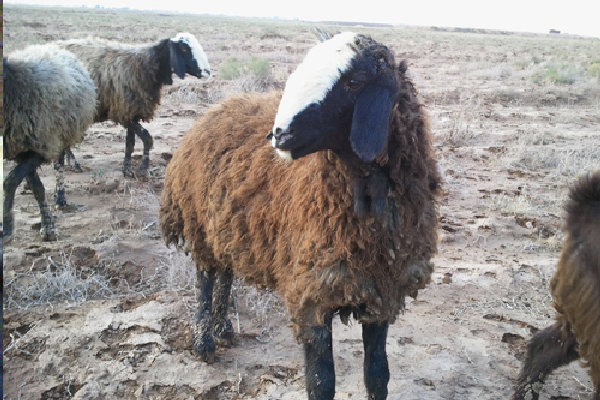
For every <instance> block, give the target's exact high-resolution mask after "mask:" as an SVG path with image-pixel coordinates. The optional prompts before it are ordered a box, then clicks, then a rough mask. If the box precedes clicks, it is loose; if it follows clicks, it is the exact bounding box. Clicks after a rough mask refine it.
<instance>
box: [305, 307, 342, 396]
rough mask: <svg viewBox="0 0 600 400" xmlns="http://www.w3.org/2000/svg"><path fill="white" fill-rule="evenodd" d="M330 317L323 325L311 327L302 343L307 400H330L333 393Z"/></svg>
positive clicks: (333, 374) (333, 375)
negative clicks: (308, 335) (309, 332)
mask: <svg viewBox="0 0 600 400" xmlns="http://www.w3.org/2000/svg"><path fill="white" fill-rule="evenodd" d="M332 340H333V335H332V332H331V317H328V318H326V320H325V325H321V326H314V327H312V328H311V338H310V340H309V341H308V342H307V343H304V363H305V373H306V391H307V392H308V399H309V400H331V399H333V396H334V395H335V369H334V364H333V343H332Z"/></svg>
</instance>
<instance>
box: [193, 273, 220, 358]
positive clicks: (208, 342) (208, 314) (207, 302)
mask: <svg viewBox="0 0 600 400" xmlns="http://www.w3.org/2000/svg"><path fill="white" fill-rule="evenodd" d="M196 275H197V278H198V286H199V290H200V299H199V300H200V301H199V303H200V305H199V307H198V317H197V321H196V337H195V338H194V350H195V351H196V354H198V355H199V356H200V358H201V359H202V361H204V362H208V363H211V362H214V361H215V349H216V347H215V341H214V338H213V332H214V326H215V323H214V317H213V312H212V302H213V301H212V300H213V288H214V285H215V270H214V269H211V270H209V271H204V270H200V269H198V270H197V273H196Z"/></svg>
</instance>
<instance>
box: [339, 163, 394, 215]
mask: <svg viewBox="0 0 600 400" xmlns="http://www.w3.org/2000/svg"><path fill="white" fill-rule="evenodd" d="M339 162H340V163H341V164H343V165H344V169H346V171H347V173H348V176H349V181H350V184H351V185H352V200H353V206H354V212H355V213H356V215H357V216H358V217H359V218H374V219H375V220H377V221H379V222H380V223H382V225H384V226H385V225H386V221H387V220H388V212H389V211H390V210H389V202H388V193H389V190H390V180H389V174H388V172H387V170H386V168H385V166H381V165H379V164H377V163H375V162H372V163H368V164H366V163H364V162H362V161H360V160H359V159H358V158H356V157H349V158H346V157H339Z"/></svg>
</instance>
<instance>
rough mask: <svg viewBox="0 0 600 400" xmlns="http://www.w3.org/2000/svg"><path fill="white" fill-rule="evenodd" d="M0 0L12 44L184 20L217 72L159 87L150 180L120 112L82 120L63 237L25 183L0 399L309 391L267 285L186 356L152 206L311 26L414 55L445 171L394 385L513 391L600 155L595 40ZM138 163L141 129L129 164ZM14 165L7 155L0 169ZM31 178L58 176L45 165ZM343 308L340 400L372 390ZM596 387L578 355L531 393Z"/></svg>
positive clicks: (190, 306)
mask: <svg viewBox="0 0 600 400" xmlns="http://www.w3.org/2000/svg"><path fill="white" fill-rule="evenodd" d="M3 11H4V53H5V54H8V53H10V52H11V51H13V50H17V49H21V48H23V47H25V46H26V45H28V44H35V43H46V42H48V41H52V40H58V39H69V38H76V37H87V36H89V35H96V36H100V37H104V38H107V39H115V40H119V41H123V42H132V43H149V42H152V41H155V40H157V39H159V38H161V37H170V36H173V35H174V34H175V33H177V32H179V31H188V32H191V33H193V34H194V35H195V36H196V37H197V38H198V40H199V42H200V43H201V44H202V46H203V48H204V50H205V52H206V53H207V55H208V57H209V61H210V64H211V68H212V70H213V78H212V79H211V80H209V81H204V80H203V81H200V80H196V79H193V78H192V77H189V76H188V77H186V79H185V80H178V79H175V82H174V84H173V85H172V86H168V87H164V88H163V93H162V96H161V99H162V102H161V105H160V106H159V108H158V110H157V113H156V115H155V118H154V119H153V120H152V121H151V122H150V123H147V124H143V125H144V126H148V129H149V130H151V131H152V132H153V136H154V149H153V150H152V155H151V162H150V169H149V177H148V178H147V179H145V180H132V179H124V178H123V176H122V172H121V169H120V163H121V159H122V150H123V149H122V147H123V141H124V138H125V131H124V129H123V128H122V127H121V126H119V125H116V124H114V123H111V122H104V123H99V124H94V125H92V126H91V128H90V129H88V131H87V134H86V137H85V139H84V141H83V142H82V143H81V144H80V145H79V146H78V147H77V148H75V149H73V150H74V152H75V154H76V156H77V157H78V160H79V162H80V163H81V164H82V166H83V172H82V173H77V172H74V171H68V172H66V174H67V177H66V179H65V180H66V182H67V188H66V190H67V199H69V202H70V203H71V204H70V205H71V207H69V208H68V209H66V210H56V211H55V212H54V214H55V224H56V230H57V234H58V239H59V240H58V241H57V242H54V243H42V242H40V241H39V239H38V238H37V232H38V230H39V210H38V209H37V203H36V202H35V200H34V199H33V196H31V194H30V193H23V191H24V189H23V187H20V188H19V189H18V190H17V197H16V200H15V204H16V206H15V209H14V215H15V231H14V235H13V239H12V242H10V243H8V244H6V245H5V246H4V290H3V296H4V298H3V309H4V321H3V322H4V331H3V338H4V396H5V398H6V399H19V398H27V399H41V398H79V399H100V398H116V397H121V398H125V399H134V398H152V399H189V398H202V399H251V398H252V399H254V398H256V399H269V398H277V399H279V398H280V399H301V398H304V396H305V388H304V386H303V385H304V376H303V374H304V372H303V370H302V368H301V366H302V352H301V348H300V347H299V346H298V345H297V344H296V343H295V342H294V341H293V339H292V337H293V335H292V334H291V332H290V329H291V328H290V326H289V323H288V322H289V321H288V320H287V316H286V314H285V310H284V308H283V305H282V303H281V301H280V300H279V298H278V296H277V294H276V293H273V292H269V291H263V290H260V289H256V288H254V287H253V286H247V285H245V284H244V283H243V282H241V281H236V282H235V284H234V290H233V296H232V307H231V313H232V314H231V319H232V322H233V325H234V329H235V331H236V333H237V343H236V344H235V345H234V346H233V347H231V348H228V349H221V350H219V352H218V354H217V358H218V361H217V362H216V363H215V364H211V365H208V366H207V365H205V364H203V363H201V362H200V361H199V360H198V359H196V357H195V356H194V354H193V352H192V336H193V327H194V322H195V315H194V313H195V309H196V290H195V279H196V278H195V267H194V265H193V263H192V262H191V260H190V259H189V258H188V257H186V256H185V255H183V254H182V253H178V252H176V251H175V250H174V249H168V248H166V247H165V246H164V244H163V240H162V239H161V237H160V230H159V226H158V209H159V203H158V202H159V198H160V193H161V190H162V183H163V178H164V173H165V167H166V165H167V163H168V161H169V160H170V157H171V155H172V153H173V150H174V149H175V148H177V146H178V144H179V142H180V139H181V137H182V136H183V134H184V133H185V131H186V130H187V129H188V128H189V127H190V126H191V125H192V123H193V121H194V119H195V118H197V117H198V116H199V115H202V114H204V113H205V112H206V110H207V109H208V108H209V107H211V106H212V105H214V104H216V103H218V102H219V101H220V100H222V99H223V98H225V97H226V96H228V95H229V94H232V93H237V92H240V91H271V90H279V89H282V88H283V85H284V83H285V80H286V78H287V76H288V75H289V74H290V73H291V72H292V71H293V70H294V68H295V66H296V65H297V64H298V63H299V62H300V61H301V60H302V58H303V57H304V55H305V54H306V52H307V50H308V49H309V48H310V47H312V45H313V44H314V43H315V42H316V38H315V36H314V34H313V32H312V30H313V28H314V27H315V26H318V27H320V28H322V29H325V30H330V31H334V32H335V31H340V30H353V31H356V32H360V33H367V34H370V35H372V36H373V37H374V38H376V39H377V40H378V41H380V42H382V43H386V44H388V45H389V46H390V47H391V48H392V49H393V51H394V53H395V56H396V59H397V60H400V59H405V60H406V62H407V65H408V73H409V74H410V77H411V79H412V80H413V82H414V83H415V86H416V87H417V89H418V90H419V94H420V96H421V99H422V100H423V102H424V104H425V106H426V109H427V111H428V113H429V115H430V120H431V124H432V131H433V133H434V137H435V141H434V146H435V149H436V156H437V158H438V160H439V162H440V165H441V167H442V172H443V178H444V182H443V189H444V195H443V197H442V199H441V201H440V233H439V237H440V243H439V245H438V249H439V250H438V255H437V257H436V259H435V266H436V269H435V272H434V275H433V280H432V283H431V284H430V285H429V287H428V288H427V289H425V290H423V291H422V292H421V293H420V295H419V298H418V299H417V300H415V301H408V303H409V304H408V305H407V310H406V312H405V313H404V314H403V315H400V316H399V317H398V320H397V322H396V323H395V324H394V325H393V326H391V327H390V331H389V334H388V342H387V351H388V356H389V363H390V372H391V376H392V379H391V380H390V384H389V387H388V389H389V393H390V394H389V397H388V398H390V399H465V400H466V399H473V398H480V399H500V398H509V396H510V394H511V388H512V383H513V382H514V380H515V379H516V377H517V375H518V371H519V367H520V362H521V359H522V357H523V356H524V350H525V348H524V345H525V343H526V341H527V340H528V339H529V338H530V337H531V335H532V333H533V332H534V331H536V330H537V329H541V328H544V327H546V326H548V325H550V324H551V323H552V322H553V320H552V317H553V316H554V309H553V308H552V307H551V301H552V300H551V297H550V294H549V289H548V285H549V279H550V277H551V276H552V274H553V272H554V269H555V265H556V262H557V260H558V257H559V254H560V250H561V248H562V239H563V233H562V230H561V227H562V223H563V216H564V213H563V209H562V207H563V205H564V203H565V201H566V198H567V193H568V188H569V186H570V184H571V183H572V182H574V181H575V179H576V177H577V176H579V175H581V174H583V173H586V172H589V171H593V170H598V169H600V146H598V143H599V142H600V129H599V126H600V85H599V79H600V60H599V59H598V54H600V39H592V38H580V37H572V36H565V35H533V34H511V33H507V32H503V33H501V32H485V31H460V32H456V31H453V30H451V29H449V30H445V29H439V28H436V29H433V28H427V27H423V28H415V27H389V26H381V27H379V26H368V27H367V26H354V25H352V26H346V25H344V26H341V25H327V24H316V23H303V22H300V21H275V20H259V19H245V18H226V17H213V16H198V15H184V14H166V13H142V12H134V11H126V10H103V9H98V10H92V9H83V8H78V9H55V8H38V7H17V6H11V5H9V6H5V7H4V10H3ZM265 134H266V132H265ZM265 144H267V143H266V141H265ZM136 157H137V158H136ZM140 160H141V145H140V146H139V147H136V152H135V153H134V158H133V163H134V165H135V163H139V162H140ZM11 166H12V164H10V163H9V162H7V161H4V165H3V167H4V171H8V170H10V167H11ZM40 177H41V178H42V181H43V182H44V185H45V187H47V188H52V187H54V179H55V178H54V172H53V170H52V168H51V166H43V167H42V168H41V170H40ZM115 182H116V183H115ZM51 194H52V193H51V191H50V190H49V191H48V193H47V196H48V198H49V199H50V200H51ZM36 223H38V225H36ZM334 323H335V324H337V325H336V327H335V332H336V334H334V348H335V349H336V350H335V354H336V356H335V363H336V373H337V377H336V379H337V388H338V392H337V395H336V399H355V398H363V397H364V396H365V394H364V388H363V384H362V373H361V371H360V368H356V365H360V364H361V363H362V346H361V345H360V342H361V339H360V327H359V326H358V325H357V324H354V325H351V326H348V327H346V326H343V325H341V323H340V322H339V320H336V321H335V322H334ZM591 387H592V385H591V381H590V379H589V376H588V375H587V373H586V372H585V371H584V370H583V369H582V368H581V367H580V366H578V365H577V364H576V363H574V364H572V365H569V366H568V367H566V369H565V370H563V373H561V374H556V375H555V376H552V377H550V378H549V379H548V382H547V384H546V386H545V388H544V391H543V392H542V395H541V396H542V398H552V397H554V398H571V399H587V398H590V397H591ZM560 396H563V397H560Z"/></svg>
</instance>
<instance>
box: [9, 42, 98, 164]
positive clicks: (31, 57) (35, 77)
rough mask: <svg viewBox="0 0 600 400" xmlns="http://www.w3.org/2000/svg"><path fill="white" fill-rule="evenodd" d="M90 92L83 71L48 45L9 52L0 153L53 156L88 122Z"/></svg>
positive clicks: (91, 107) (90, 83) (91, 102)
mask: <svg viewBox="0 0 600 400" xmlns="http://www.w3.org/2000/svg"><path fill="white" fill-rule="evenodd" d="M95 108H96V91H95V87H94V82H93V81H92V80H91V79H90V76H89V74H88V72H87V69H86V68H85V67H84V66H83V64H82V63H81V62H80V61H79V60H78V59H77V58H76V57H75V55H73V54H72V53H71V52H68V51H66V50H62V49H60V48H59V47H58V46H56V45H54V44H45V45H34V46H29V47H27V48H25V49H23V50H20V51H17V52H14V53H11V54H10V55H9V56H8V58H7V59H6V60H5V63H4V124H5V125H4V128H5V130H4V137H3V140H4V157H5V158H6V159H9V160H15V159H19V158H20V156H22V155H24V154H25V153H27V152H34V153H37V154H39V155H40V156H42V158H44V160H45V161H47V162H48V161H52V160H56V159H57V158H58V156H59V154H60V152H62V151H63V150H64V149H65V148H66V147H70V146H73V145H75V144H76V143H78V142H80V141H81V140H82V138H83V135H84V133H85V131H86V129H87V128H88V126H89V125H91V124H92V123H93V118H94V112H95Z"/></svg>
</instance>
